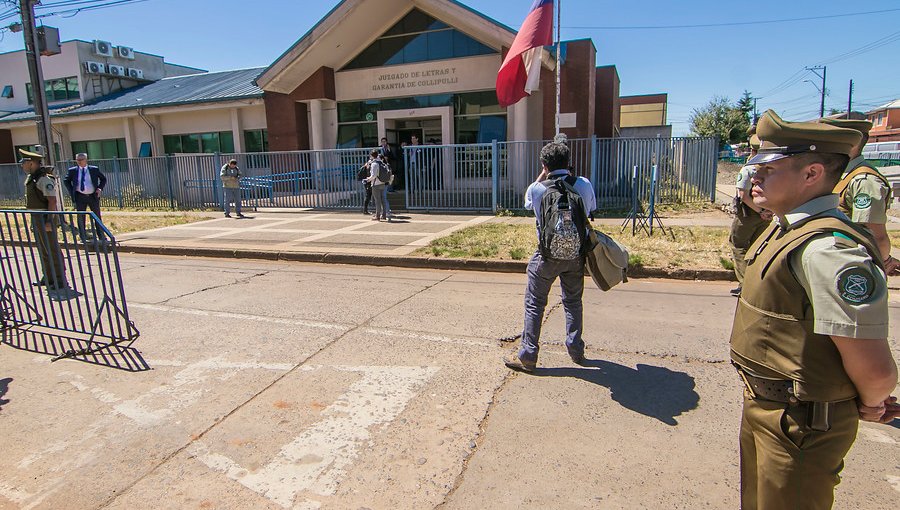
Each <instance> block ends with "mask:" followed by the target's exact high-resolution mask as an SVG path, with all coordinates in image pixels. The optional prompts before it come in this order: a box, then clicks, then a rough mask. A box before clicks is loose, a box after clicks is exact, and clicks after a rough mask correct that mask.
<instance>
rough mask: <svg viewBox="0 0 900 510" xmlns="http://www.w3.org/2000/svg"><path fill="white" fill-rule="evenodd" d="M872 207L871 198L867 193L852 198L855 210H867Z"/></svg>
mask: <svg viewBox="0 0 900 510" xmlns="http://www.w3.org/2000/svg"><path fill="white" fill-rule="evenodd" d="M871 206H872V197H871V196H869V195H868V194H867V193H860V194H858V195H856V197H854V198H853V207H855V208H856V209H868V208H869V207H871Z"/></svg>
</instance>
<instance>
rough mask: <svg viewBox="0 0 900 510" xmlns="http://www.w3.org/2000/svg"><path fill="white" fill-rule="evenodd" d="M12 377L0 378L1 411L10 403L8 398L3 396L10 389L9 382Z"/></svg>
mask: <svg viewBox="0 0 900 510" xmlns="http://www.w3.org/2000/svg"><path fill="white" fill-rule="evenodd" d="M12 380H13V379H12V377H6V378H4V379H0V411H2V410H3V406H5V405H6V404H9V399H8V398H6V399H5V398H3V396H4V395H6V392H8V391H9V383H11V382H12Z"/></svg>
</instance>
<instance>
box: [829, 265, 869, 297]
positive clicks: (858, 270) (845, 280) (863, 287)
mask: <svg viewBox="0 0 900 510" xmlns="http://www.w3.org/2000/svg"><path fill="white" fill-rule="evenodd" d="M837 292H838V295H839V296H841V299H843V300H844V301H846V302H848V303H851V304H854V305H861V304H865V303H867V302H868V301H869V300H870V299H871V298H872V295H874V294H875V277H874V276H872V272H871V271H869V270H868V269H866V268H864V267H861V266H856V267H849V268H847V269H844V270H843V271H841V272H840V273H839V274H838V276H837Z"/></svg>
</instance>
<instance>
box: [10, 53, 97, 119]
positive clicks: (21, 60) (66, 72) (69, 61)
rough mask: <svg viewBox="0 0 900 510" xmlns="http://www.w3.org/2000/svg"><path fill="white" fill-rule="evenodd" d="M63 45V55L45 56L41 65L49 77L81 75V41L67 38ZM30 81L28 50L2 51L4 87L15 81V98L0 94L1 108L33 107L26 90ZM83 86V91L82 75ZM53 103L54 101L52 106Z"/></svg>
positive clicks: (16, 109) (45, 76) (47, 78)
mask: <svg viewBox="0 0 900 510" xmlns="http://www.w3.org/2000/svg"><path fill="white" fill-rule="evenodd" d="M60 49H61V50H62V53H60V54H59V55H53V56H52V57H41V68H42V69H43V71H44V79H45V80H52V79H54V78H68V77H69V76H79V77H80V76H81V69H80V67H79V63H78V47H77V41H69V42H66V43H64V44H62V45H61V46H60ZM30 82H31V78H30V77H29V75H28V65H27V64H26V63H25V51H24V50H20V51H13V52H10V53H3V54H0V90H2V89H3V87H4V86H6V85H12V86H13V94H14V97H13V98H0V111H5V112H13V111H20V110H25V109H28V108H31V106H30V105H29V104H28V96H27V95H26V94H25V84H26V83H30ZM79 87H80V89H81V91H82V94H83V93H84V83H83V81H81V80H80V79H79ZM82 97H83V96H82ZM53 104H54V103H50V106H53Z"/></svg>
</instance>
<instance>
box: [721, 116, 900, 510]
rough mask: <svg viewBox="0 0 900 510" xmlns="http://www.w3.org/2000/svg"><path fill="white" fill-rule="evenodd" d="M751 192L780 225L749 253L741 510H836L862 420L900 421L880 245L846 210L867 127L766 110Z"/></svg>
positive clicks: (741, 365)
mask: <svg viewBox="0 0 900 510" xmlns="http://www.w3.org/2000/svg"><path fill="white" fill-rule="evenodd" d="M757 135H758V136H759V138H760V141H761V145H760V149H759V153H758V154H757V155H756V156H754V157H753V158H751V159H750V161H749V163H751V164H755V165H757V172H756V175H755V176H754V177H753V187H752V195H753V201H754V203H755V204H756V205H758V206H760V207H764V208H766V209H768V210H771V211H772V212H773V213H774V214H775V215H776V216H777V218H778V221H776V222H773V223H772V224H771V225H770V226H769V227H768V228H767V229H766V231H765V232H763V234H762V235H761V236H760V237H759V239H757V240H756V242H755V243H754V244H753V245H752V246H751V247H750V249H749V250H748V253H747V255H746V257H745V260H746V262H747V272H746V274H745V276H744V285H743V291H742V293H741V296H740V298H739V299H738V305H737V310H736V311H735V317H734V325H733V327H732V333H731V360H732V362H733V364H734V365H735V367H736V368H737V369H738V373H739V375H740V379H741V380H742V382H743V383H744V387H745V391H744V406H743V413H742V421H741V432H740V448H741V452H740V456H741V507H742V508H743V509H744V510H753V509H764V510H772V509H776V510H777V509H785V510H787V509H790V510H802V509H810V510H812V509H827V508H831V506H832V504H833V501H834V488H835V486H836V485H837V484H838V483H839V481H840V472H841V470H842V469H843V466H844V457H845V456H846V454H847V452H848V451H849V450H850V447H851V446H852V444H853V442H854V440H855V439H856V433H857V427H858V423H859V420H860V419H864V420H868V421H874V422H882V423H887V422H889V421H892V420H893V419H895V418H896V417H897V416H898V414H900V409H898V406H897V405H896V404H895V402H896V400H895V399H894V398H893V397H891V395H890V393H891V391H893V389H894V388H895V386H896V384H897V366H896V364H895V362H894V360H893V357H892V355H891V351H890V347H889V345H888V342H887V333H888V315H887V311H888V310H887V284H886V281H885V276H884V271H883V266H882V261H881V258H880V257H879V251H878V248H877V246H876V244H875V240H874V238H873V237H872V235H871V232H870V231H868V229H866V228H865V227H863V226H861V225H859V224H856V223H854V222H852V221H850V219H849V218H847V217H846V215H844V214H843V213H841V212H840V211H838V209H837V197H836V196H835V195H834V194H832V193H831V192H832V190H833V188H834V185H835V183H836V182H837V181H838V179H839V178H840V175H841V172H842V171H843V169H844V167H845V166H846V164H847V161H848V160H849V156H848V154H849V153H850V150H851V148H852V147H853V146H854V145H856V144H857V143H858V142H859V139H860V135H859V132H858V131H855V130H850V129H845V128H838V127H833V126H828V125H825V124H820V123H791V122H785V121H783V120H781V119H780V118H779V117H778V116H777V115H776V114H775V113H774V112H772V111H768V112H766V113H765V114H764V115H763V117H762V119H761V120H760V122H759V125H758V127H757Z"/></svg>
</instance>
